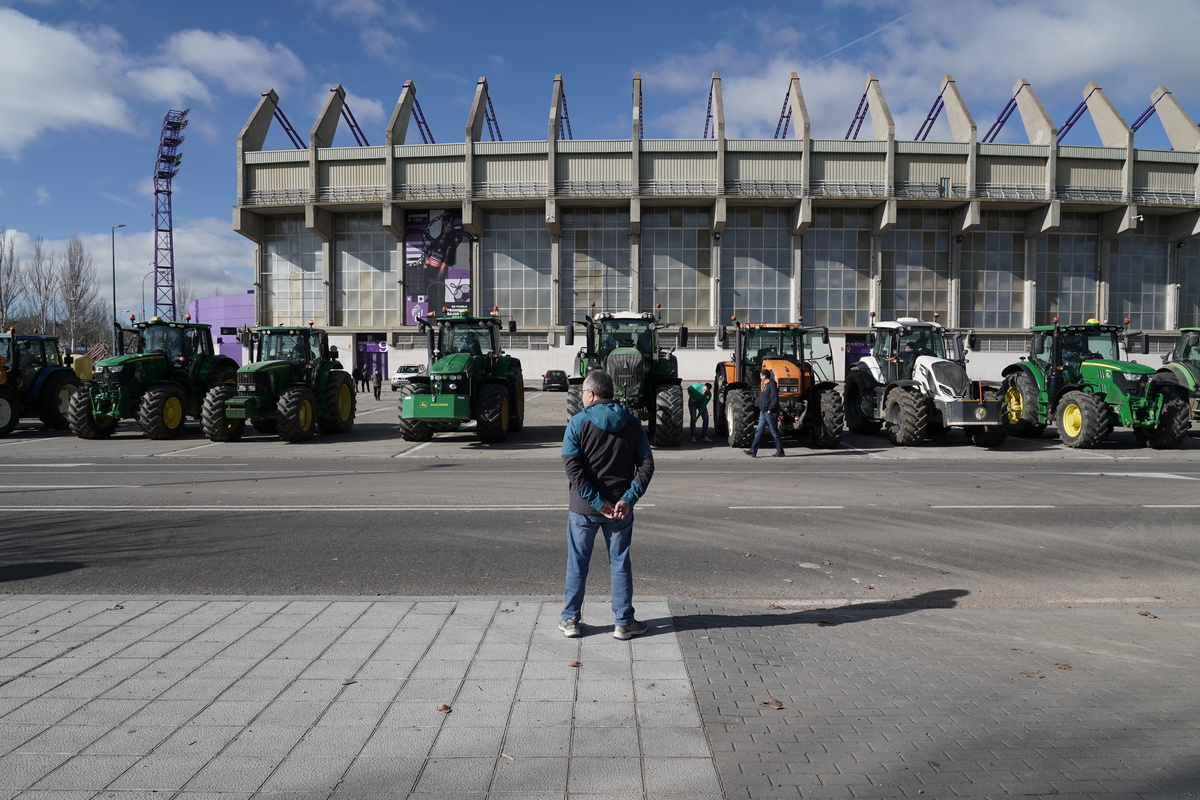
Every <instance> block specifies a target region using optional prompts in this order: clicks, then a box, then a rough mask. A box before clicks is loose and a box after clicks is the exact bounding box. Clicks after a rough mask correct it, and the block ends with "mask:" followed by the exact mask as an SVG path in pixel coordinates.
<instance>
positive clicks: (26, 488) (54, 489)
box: [0, 483, 142, 510]
mask: <svg viewBox="0 0 1200 800" xmlns="http://www.w3.org/2000/svg"><path fill="white" fill-rule="evenodd" d="M141 488H142V486H141V485H139V484H119V483H93V484H86V483H85V484H78V485H77V484H71V485H67V484H64V485H62V486H47V485H46V484H44V483H43V484H40V485H37V486H12V485H8V486H3V487H0V494H8V493H11V492H72V491H74V490H76V489H141ZM11 507H13V506H10V508H11ZM18 507H19V506H18ZM90 507H91V506H89V508H90ZM54 508H58V509H59V510H62V508H63V507H62V506H54Z"/></svg>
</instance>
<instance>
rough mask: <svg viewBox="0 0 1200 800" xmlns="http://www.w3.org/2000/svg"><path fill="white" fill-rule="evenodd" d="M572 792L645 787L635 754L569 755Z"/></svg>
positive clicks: (630, 790) (613, 791)
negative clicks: (614, 756)
mask: <svg viewBox="0 0 1200 800" xmlns="http://www.w3.org/2000/svg"><path fill="white" fill-rule="evenodd" d="M567 791H569V792H571V793H594V794H622V793H637V794H640V793H642V792H643V791H645V787H644V784H643V782H642V761H641V759H638V758H580V757H576V758H572V759H571V774H570V779H569V782H568V785H567Z"/></svg>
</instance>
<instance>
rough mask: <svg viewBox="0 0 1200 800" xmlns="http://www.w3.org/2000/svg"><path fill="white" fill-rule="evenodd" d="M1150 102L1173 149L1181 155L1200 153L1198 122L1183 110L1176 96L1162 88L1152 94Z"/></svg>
mask: <svg viewBox="0 0 1200 800" xmlns="http://www.w3.org/2000/svg"><path fill="white" fill-rule="evenodd" d="M1150 102H1151V103H1153V104H1154V110H1155V111H1156V112H1158V118H1159V120H1160V121H1161V122H1162V126H1163V130H1164V131H1166V133H1167V138H1168V139H1170V140H1171V147H1172V148H1174V149H1175V150H1177V151H1179V152H1181V153H1195V152H1197V151H1200V128H1197V127H1196V121H1195V120H1194V119H1192V116H1191V115H1190V114H1188V113H1187V111H1185V110H1184V109H1183V106H1181V105H1180V104H1179V101H1178V100H1176V99H1175V96H1174V95H1172V94H1171V93H1170V92H1168V91H1167V89H1166V87H1164V86H1160V87H1158V88H1157V89H1155V90H1154V91H1153V92H1152V93H1151V94H1150Z"/></svg>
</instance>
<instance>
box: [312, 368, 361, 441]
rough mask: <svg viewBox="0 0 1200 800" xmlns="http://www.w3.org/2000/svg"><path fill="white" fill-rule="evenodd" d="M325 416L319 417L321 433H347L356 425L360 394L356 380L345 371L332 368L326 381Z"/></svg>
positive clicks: (318, 423) (318, 422)
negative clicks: (355, 418) (356, 386)
mask: <svg viewBox="0 0 1200 800" xmlns="http://www.w3.org/2000/svg"><path fill="white" fill-rule="evenodd" d="M322 399H323V400H324V401H325V416H323V417H320V418H319V419H317V425H318V426H319V427H320V428H321V433H347V432H348V431H349V430H350V429H351V428H353V427H354V414H355V412H356V411H357V410H358V395H357V393H356V392H355V391H354V381H353V380H352V379H351V378H350V376H349V375H347V374H346V373H344V372H340V371H338V370H332V371H331V372H330V373H329V379H328V380H327V381H326V382H325V394H324V396H323V397H322Z"/></svg>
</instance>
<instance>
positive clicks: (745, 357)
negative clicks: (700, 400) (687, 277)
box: [713, 318, 845, 449]
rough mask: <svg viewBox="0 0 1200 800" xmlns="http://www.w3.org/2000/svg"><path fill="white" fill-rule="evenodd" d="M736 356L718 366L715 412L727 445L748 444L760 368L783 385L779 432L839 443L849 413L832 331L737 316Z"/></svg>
mask: <svg viewBox="0 0 1200 800" xmlns="http://www.w3.org/2000/svg"><path fill="white" fill-rule="evenodd" d="M733 323H734V327H733V332H734V338H733V359H732V360H731V361H723V362H721V363H720V364H718V365H717V375H716V378H715V380H714V382H713V416H714V420H713V421H714V423H715V426H716V430H717V433H718V434H727V435H728V437H729V446H730V447H736V448H738V449H742V448H746V447H749V446H750V444H751V440H752V439H753V438H754V429H755V427H756V425H757V423H758V396H759V393H760V377H761V375H762V370H764V369H769V370H771V371H772V373H773V374H774V375H775V382H776V384H777V385H778V387H779V408H780V415H779V432H780V434H781V435H783V436H797V437H798V436H804V435H808V436H810V437H811V438H812V443H813V446H814V447H837V446H838V443H839V442H841V440H842V428H843V426H844V424H845V413H844V412H843V410H842V396H841V395H840V394H838V390H837V384H836V383H835V382H834V380H833V351H832V350H831V349H830V347H829V329H828V328H825V327H820V328H805V327H804V326H803V321H801V323H800V324H783V325H742V324H741V323H740V322H738V320H737V319H736V318H734V320H733Z"/></svg>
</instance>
